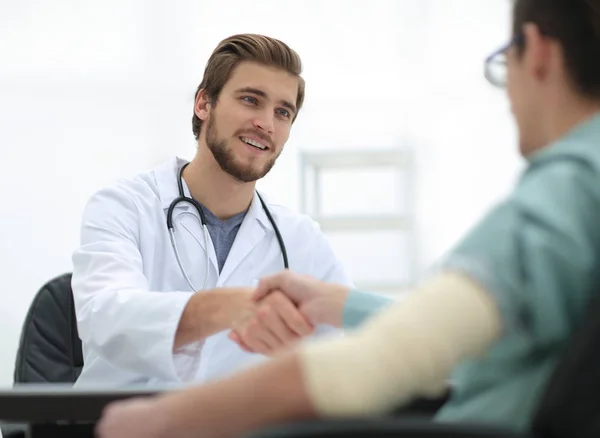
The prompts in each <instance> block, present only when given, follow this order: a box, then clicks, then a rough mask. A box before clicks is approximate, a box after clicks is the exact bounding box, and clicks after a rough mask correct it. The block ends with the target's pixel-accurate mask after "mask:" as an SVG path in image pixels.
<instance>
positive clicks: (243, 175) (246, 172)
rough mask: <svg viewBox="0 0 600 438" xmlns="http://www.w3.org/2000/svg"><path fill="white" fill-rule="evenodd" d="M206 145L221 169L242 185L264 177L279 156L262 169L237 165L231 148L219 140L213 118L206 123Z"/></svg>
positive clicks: (274, 157) (225, 141)
mask: <svg viewBox="0 0 600 438" xmlns="http://www.w3.org/2000/svg"><path fill="white" fill-rule="evenodd" d="M206 145H207V146H208V149H209V150H210V151H211V153H212V154H213V157H215V161H216V162H217V163H218V164H219V166H220V167H221V169H222V170H223V171H224V172H226V173H228V174H229V175H231V176H232V177H234V178H235V179H237V180H238V181H240V182H244V183H247V182H254V181H256V180H259V179H261V178H262V177H264V176H265V175H266V174H267V173H269V171H270V170H271V169H272V168H273V166H274V165H275V161H276V160H277V157H278V156H279V154H277V155H274V156H273V158H271V159H269V161H267V162H266V163H265V165H264V166H263V167H262V168H256V167H255V166H252V165H242V164H240V163H238V162H237V161H236V158H235V152H234V151H233V148H231V147H229V146H228V144H227V140H224V139H219V133H218V132H217V128H216V127H215V118H214V117H210V118H209V119H208V120H207V122H206Z"/></svg>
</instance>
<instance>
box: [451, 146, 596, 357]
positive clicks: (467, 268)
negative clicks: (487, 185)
mask: <svg viewBox="0 0 600 438" xmlns="http://www.w3.org/2000/svg"><path fill="white" fill-rule="evenodd" d="M590 147H593V145H590ZM598 179H599V172H598V170H597V169H596V168H595V166H594V165H593V164H592V163H590V162H587V161H586V160H585V159H572V158H570V159H564V158H563V159H556V160H546V161H544V162H543V163H538V164H537V165H534V166H532V167H531V168H530V170H528V171H527V172H526V174H525V175H524V176H523V178H522V179H521V182H520V184H519V186H518V187H517V189H516V190H515V192H514V193H513V194H512V196H510V197H509V198H508V199H507V200H506V201H505V202H503V203H502V204H500V205H499V206H498V207H497V208H495V209H493V210H492V211H491V212H490V213H489V214H488V215H486V217H485V218H484V219H483V220H482V221H481V222H480V223H479V224H478V225H477V226H476V227H475V228H474V229H473V230H472V231H471V232H470V233H469V234H468V235H467V236H466V238H465V239H464V240H463V241H461V242H460V243H459V244H458V245H457V247H456V248H455V249H454V250H453V251H451V253H450V255H449V257H448V258H447V260H446V262H445V263H444V264H443V268H445V269H450V270H454V271H460V272H463V273H466V274H467V275H469V276H470V277H471V278H473V279H474V280H476V281H478V282H479V283H480V284H482V285H483V286H484V287H485V289H486V290H487V291H489V292H490V293H492V294H493V296H494V298H495V300H496V301H497V304H498V306H499V308H500V309H501V313H502V316H503V328H504V331H505V333H508V332H512V333H516V334H519V335H522V336H524V337H525V338H526V339H529V340H530V341H531V342H534V343H535V344H537V345H549V344H552V343H555V342H562V341H563V340H564V339H566V338H567V337H568V336H569V334H570V333H571V332H572V330H573V328H574V326H575V324H577V321H578V319H579V316H580V315H581V314H582V312H583V309H584V308H585V306H586V303H587V302H588V299H589V296H590V294H592V293H594V292H596V291H595V290H594V289H596V288H597V278H598V277H597V276H598V265H597V262H598V257H599V255H600V254H599V249H600V227H599V226H598V217H599V215H600V208H599V207H598V206H599V205H600V187H599V186H598V183H597V181H598Z"/></svg>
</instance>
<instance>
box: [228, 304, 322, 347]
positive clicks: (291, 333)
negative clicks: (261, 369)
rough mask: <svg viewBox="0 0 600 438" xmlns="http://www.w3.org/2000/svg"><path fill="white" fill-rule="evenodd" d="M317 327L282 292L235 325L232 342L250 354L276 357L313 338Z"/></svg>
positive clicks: (230, 335) (259, 305)
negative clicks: (312, 335)
mask: <svg viewBox="0 0 600 438" xmlns="http://www.w3.org/2000/svg"><path fill="white" fill-rule="evenodd" d="M313 331H314V328H313V325H312V324H311V323H310V322H309V321H308V319H307V318H305V317H304V316H303V315H302V313H300V311H299V310H298V309H297V308H296V306H295V305H294V304H293V303H292V301H291V300H290V299H289V298H288V297H286V296H285V295H284V294H282V293H281V292H273V293H271V294H269V295H267V296H266V297H264V298H262V299H260V300H259V301H258V303H257V306H256V308H255V309H252V310H251V309H249V310H248V311H247V312H245V314H244V315H243V316H242V317H241V318H240V319H239V320H237V321H234V323H233V324H232V332H231V333H230V334H229V338H230V339H231V340H233V341H235V342H237V343H238V345H239V346H240V348H242V349H243V350H245V351H247V352H252V353H261V354H265V355H273V354H275V353H278V352H279V351H281V350H285V349H288V348H290V347H292V346H294V345H295V344H296V343H297V342H298V341H299V340H300V339H302V338H303V337H304V336H308V335H310V334H312V333H313Z"/></svg>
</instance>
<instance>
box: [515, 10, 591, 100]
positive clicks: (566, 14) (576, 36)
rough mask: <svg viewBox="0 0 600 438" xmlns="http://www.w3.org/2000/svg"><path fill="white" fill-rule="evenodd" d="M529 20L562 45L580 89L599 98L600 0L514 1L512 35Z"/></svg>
mask: <svg viewBox="0 0 600 438" xmlns="http://www.w3.org/2000/svg"><path fill="white" fill-rule="evenodd" d="M527 23H534V24H537V26H538V27H539V29H540V31H541V32H542V33H543V34H545V35H547V36H549V37H552V38H555V39H556V40H557V41H558V42H559V43H560V44H561V46H562V49H563V53H564V58H565V68H566V69H567V71H568V73H569V74H570V76H571V80H572V83H573V85H574V87H575V88H576V89H577V91H579V92H580V93H581V94H582V95H584V96H587V97H590V98H595V99H600V0H515V1H514V9H513V36H517V35H519V34H520V33H521V31H522V29H523V25H524V24H527ZM518 47H519V52H520V53H522V51H523V49H524V46H523V43H522V44H520V45H519V46H518Z"/></svg>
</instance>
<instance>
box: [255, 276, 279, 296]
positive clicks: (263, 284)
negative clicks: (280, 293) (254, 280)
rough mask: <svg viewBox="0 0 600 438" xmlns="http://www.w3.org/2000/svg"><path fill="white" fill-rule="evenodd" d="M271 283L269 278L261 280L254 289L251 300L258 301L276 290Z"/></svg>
mask: <svg viewBox="0 0 600 438" xmlns="http://www.w3.org/2000/svg"><path fill="white" fill-rule="evenodd" d="M272 283H273V281H271V279H270V278H263V279H261V280H260V281H259V282H258V285H257V286H256V289H255V290H254V292H252V300H254V301H260V300H262V299H263V298H264V297H266V296H267V295H269V293H270V292H272V291H273V290H274V289H276V288H277V287H276V285H275V284H272Z"/></svg>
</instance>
